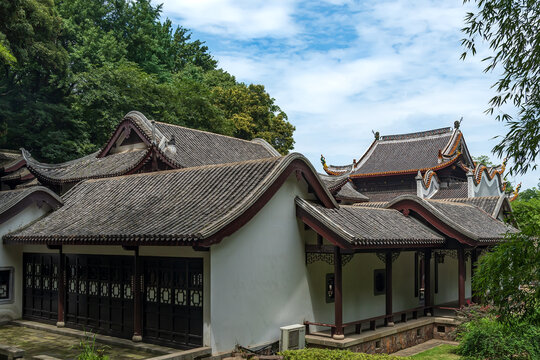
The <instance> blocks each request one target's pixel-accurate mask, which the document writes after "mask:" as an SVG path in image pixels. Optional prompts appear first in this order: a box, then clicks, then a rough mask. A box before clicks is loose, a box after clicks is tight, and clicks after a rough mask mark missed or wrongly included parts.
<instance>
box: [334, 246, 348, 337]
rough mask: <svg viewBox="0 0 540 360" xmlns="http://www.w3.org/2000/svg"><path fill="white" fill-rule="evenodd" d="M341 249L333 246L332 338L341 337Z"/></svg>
mask: <svg viewBox="0 0 540 360" xmlns="http://www.w3.org/2000/svg"><path fill="white" fill-rule="evenodd" d="M341 270H342V268H341V249H340V248H339V246H335V247H334V291H335V294H334V325H336V328H335V331H334V339H338V340H339V339H343V338H345V336H344V335H343V298H342V296H343V293H342V287H343V284H342V277H341V275H342V274H341Z"/></svg>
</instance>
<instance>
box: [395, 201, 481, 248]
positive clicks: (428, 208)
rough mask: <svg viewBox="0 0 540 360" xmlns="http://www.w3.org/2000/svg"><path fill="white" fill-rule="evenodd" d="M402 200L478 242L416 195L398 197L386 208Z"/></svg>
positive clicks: (461, 227) (466, 231) (472, 234)
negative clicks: (409, 201)
mask: <svg viewBox="0 0 540 360" xmlns="http://www.w3.org/2000/svg"><path fill="white" fill-rule="evenodd" d="M403 200H411V201H414V202H415V203H417V204H419V205H421V206H422V207H424V208H425V209H426V210H428V211H429V212H430V213H431V214H433V215H434V216H435V217H437V218H438V219H439V220H441V221H442V222H444V223H445V224H446V225H449V226H450V227H452V228H454V229H456V230H458V231H459V232H460V233H462V234H463V235H465V236H467V237H468V238H470V239H473V240H475V241H478V239H479V237H478V235H476V234H474V233H472V232H470V231H469V230H467V229H465V228H464V227H463V226H461V224H458V223H456V222H455V221H454V220H452V219H450V218H449V217H448V216H446V215H445V214H444V213H443V212H441V211H439V209H437V208H436V207H434V206H433V205H431V204H430V203H429V202H428V201H427V200H425V199H421V198H419V197H418V196H416V195H400V196H398V197H397V198H395V199H394V200H392V201H390V202H388V204H387V205H386V207H387V208H390V207H392V206H393V205H394V204H396V203H399V202H401V201H403ZM431 201H436V200H431ZM454 204H460V205H465V206H469V207H474V208H476V207H475V206H472V205H469V204H462V203H454Z"/></svg>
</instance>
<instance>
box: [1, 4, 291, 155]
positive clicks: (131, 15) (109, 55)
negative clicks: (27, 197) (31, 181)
mask: <svg viewBox="0 0 540 360" xmlns="http://www.w3.org/2000/svg"><path fill="white" fill-rule="evenodd" d="M160 16H161V5H157V6H155V5H153V4H152V3H151V1H150V0H133V1H130V0H112V1H111V0H58V1H57V3H56V4H54V3H53V1H52V0H13V1H11V0H0V45H2V47H0V66H2V67H3V69H4V74H5V75H4V76H3V77H2V78H0V126H1V127H0V147H6V148H12V149H17V148H19V147H21V146H23V147H25V148H27V149H29V150H30V151H31V152H32V153H33V155H34V156H36V157H37V158H39V159H41V160H44V161H48V162H60V161H65V160H69V159H73V158H77V157H80V156H82V155H85V154H87V153H89V152H92V151H94V150H96V149H98V148H99V147H101V146H103V143H104V142H105V141H106V140H107V139H108V137H109V136H110V134H111V132H112V131H113V129H114V128H115V127H116V125H117V124H118V122H119V121H120V120H121V119H122V116H123V115H124V114H125V113H127V112H128V111H130V110H139V111H142V112H143V113H145V114H146V115H147V116H148V117H149V118H153V119H156V120H159V121H164V122H170V123H174V124H179V125H184V126H188V127H192V128H197V129H203V130H208V131H213V132H217V133H221V134H225V135H231V136H238V137H242V138H244V139H252V138H254V137H262V138H264V139H266V140H268V141H269V142H270V143H272V144H273V145H274V146H275V147H276V148H277V149H278V150H279V151H281V152H282V153H286V152H287V151H288V150H290V149H291V148H292V144H293V139H292V134H293V131H294V127H293V126H292V125H291V124H290V123H289V122H288V121H287V115H286V114H285V113H284V112H283V111H282V110H281V109H280V108H279V107H278V106H277V105H276V104H275V103H274V99H272V98H271V97H270V95H269V94H268V93H266V91H265V90H264V87H262V86H261V85H249V86H247V85H245V84H239V83H238V82H237V81H236V79H235V78H234V77H233V76H231V75H230V74H228V73H227V72H225V71H223V70H221V69H217V68H216V66H217V62H216V61H215V59H213V58H212V56H211V55H210V53H209V52H208V48H207V47H206V46H205V45H204V43H202V42H201V41H199V40H193V39H191V33H190V32H189V31H188V30H186V29H184V28H182V27H177V28H176V29H174V28H173V25H172V23H171V21H169V20H165V21H161V19H160ZM7 50H9V52H7ZM9 54H13V57H14V58H15V60H16V62H15V61H11V60H10V57H9ZM232 89H236V91H233V90H232ZM2 134H3V135H4V136H2Z"/></svg>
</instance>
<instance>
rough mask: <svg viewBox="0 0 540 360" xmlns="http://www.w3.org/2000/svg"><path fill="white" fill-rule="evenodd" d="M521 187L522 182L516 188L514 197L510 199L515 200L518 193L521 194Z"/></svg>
mask: <svg viewBox="0 0 540 360" xmlns="http://www.w3.org/2000/svg"><path fill="white" fill-rule="evenodd" d="M519 189H521V183H519V184H518V185H517V186H516V188H515V189H514V192H513V194H512V197H511V198H510V201H514V200H516V199H517V197H518V195H519Z"/></svg>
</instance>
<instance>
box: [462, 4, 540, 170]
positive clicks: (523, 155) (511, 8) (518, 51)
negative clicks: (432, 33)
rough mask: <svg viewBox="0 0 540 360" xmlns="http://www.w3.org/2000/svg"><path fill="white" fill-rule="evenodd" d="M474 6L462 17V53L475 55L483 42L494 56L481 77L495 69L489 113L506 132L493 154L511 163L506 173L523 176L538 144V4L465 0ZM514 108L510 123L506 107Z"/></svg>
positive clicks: (539, 62)
mask: <svg viewBox="0 0 540 360" xmlns="http://www.w3.org/2000/svg"><path fill="white" fill-rule="evenodd" d="M464 2H465V3H467V2H473V3H474V4H475V5H476V8H475V10H474V12H470V13H467V15H466V16H465V27H464V28H463V29H462V31H463V33H464V34H465V36H466V37H465V38H464V39H463V40H462V45H463V46H464V48H465V52H464V53H463V54H462V58H465V57H466V56H467V55H468V54H472V55H475V54H476V51H477V45H478V42H486V43H487V44H488V46H489V48H490V50H491V51H492V52H493V55H491V56H488V57H486V58H485V59H483V60H484V61H486V62H487V66H486V68H485V72H490V71H492V70H494V69H499V70H501V72H502V76H501V78H500V79H499V80H497V82H495V84H494V85H493V88H494V89H495V90H496V91H497V94H496V95H495V96H494V97H493V98H492V99H491V100H490V102H489V108H488V109H487V110H486V112H487V113H488V114H493V113H494V112H495V111H496V110H497V114H498V115H496V119H497V120H499V121H504V122H505V123H506V124H507V126H508V133H507V134H506V136H504V138H503V139H502V140H501V141H500V142H499V144H497V145H496V146H495V147H494V149H493V151H494V152H495V153H496V154H498V155H499V156H500V157H508V158H510V159H512V162H513V163H514V165H513V166H512V167H511V169H510V171H511V172H517V173H525V172H527V170H529V169H536V166H537V165H536V163H535V159H536V157H537V155H538V151H539V144H540V81H539V80H540V78H539V76H540V36H538V33H539V32H538V24H539V23H540V2H539V1H531V0H464ZM506 104H512V105H514V106H515V107H516V108H517V117H516V118H514V117H512V116H511V115H509V114H508V113H506V112H505V109H506V107H505V105H506Z"/></svg>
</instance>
